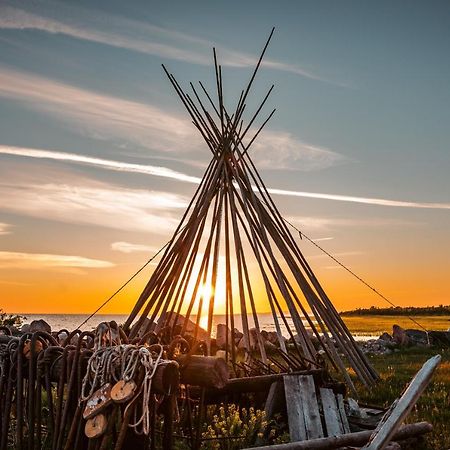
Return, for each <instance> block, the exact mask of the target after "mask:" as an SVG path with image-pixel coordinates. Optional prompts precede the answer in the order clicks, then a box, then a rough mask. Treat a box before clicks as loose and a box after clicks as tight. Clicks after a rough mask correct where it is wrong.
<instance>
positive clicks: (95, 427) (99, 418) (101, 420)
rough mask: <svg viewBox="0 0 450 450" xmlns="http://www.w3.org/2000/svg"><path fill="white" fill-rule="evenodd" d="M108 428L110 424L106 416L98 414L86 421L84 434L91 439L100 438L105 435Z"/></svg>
mask: <svg viewBox="0 0 450 450" xmlns="http://www.w3.org/2000/svg"><path fill="white" fill-rule="evenodd" d="M107 426H108V422H107V420H106V417H105V415H104V414H97V415H96V416H94V417H91V418H90V419H88V420H87V421H86V425H85V426H84V434H85V435H86V436H87V437H88V438H89V439H95V438H98V437H100V436H102V435H103V434H104V433H105V431H106V427H107Z"/></svg>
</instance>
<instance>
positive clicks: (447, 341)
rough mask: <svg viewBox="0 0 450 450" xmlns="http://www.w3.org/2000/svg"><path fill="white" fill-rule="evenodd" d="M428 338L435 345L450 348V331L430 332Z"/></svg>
mask: <svg viewBox="0 0 450 450" xmlns="http://www.w3.org/2000/svg"><path fill="white" fill-rule="evenodd" d="M428 336H429V337H430V341H431V343H432V344H433V345H441V346H444V347H449V346H450V331H429V332H428Z"/></svg>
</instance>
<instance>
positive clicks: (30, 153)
mask: <svg viewBox="0 0 450 450" xmlns="http://www.w3.org/2000/svg"><path fill="white" fill-rule="evenodd" d="M0 89H1V88H0ZM0 154H9V155H17V156H25V157H30V158H45V159H53V160H59V161H67V162H74V163H80V164H89V165H92V166H97V167H103V168H105V169H111V170H119V171H125V172H137V173H143V174H148V175H153V176H159V177H166V178H173V179H177V180H179V181H183V182H188V183H194V184H196V183H199V181H200V179H199V178H198V177H193V176H190V175H188V174H184V173H182V172H176V171H173V170H172V169H169V168H166V167H157V166H149V165H143V164H131V163H125V162H121V161H113V160H105V159H100V158H92V157H89V156H83V155H75V154H72V153H64V152H54V151H50V150H41V149H29V148H21V147H11V146H4V145H0ZM268 190H269V192H270V193H271V194H273V195H281V196H290V197H305V198H314V199H321V200H331V201H340V202H350V203H361V204H367V205H376V206H389V207H400V208H419V209H444V210H446V209H450V203H437V202H415V201H405V200H390V199H384V198H371V197H357V196H348V195H338V194H324V193H316V192H304V191H290V190H285V189H276V188H268ZM297 219H298V220H300V221H301V222H302V223H303V225H304V226H307V227H314V228H320V227H322V228H323V227H325V226H327V225H330V220H332V219H327V218H317V217H312V218H308V217H303V218H297ZM336 220H338V219H334V224H336V223H340V224H344V223H346V224H347V225H348V224H349V223H354V222H353V221H351V220H350V219H339V220H338V222H336ZM365 223H367V224H369V223H370V224H375V222H374V221H372V220H367V221H366V222H365Z"/></svg>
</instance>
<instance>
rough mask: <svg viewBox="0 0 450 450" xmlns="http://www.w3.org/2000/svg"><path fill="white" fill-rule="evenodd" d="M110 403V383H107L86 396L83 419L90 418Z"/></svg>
mask: <svg viewBox="0 0 450 450" xmlns="http://www.w3.org/2000/svg"><path fill="white" fill-rule="evenodd" d="M111 403H112V400H111V384H110V383H107V384H105V385H104V386H102V387H101V388H100V389H98V390H96V391H95V392H94V393H93V394H92V395H91V396H90V397H89V398H88V400H87V402H86V407H85V408H84V411H83V419H90V418H91V417H93V416H95V415H96V414H98V413H99V412H101V411H103V410H104V409H105V408H106V407H107V406H108V405H109V404H111Z"/></svg>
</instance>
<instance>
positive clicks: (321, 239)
mask: <svg viewBox="0 0 450 450" xmlns="http://www.w3.org/2000/svg"><path fill="white" fill-rule="evenodd" d="M333 239H334V237H331V236H329V237H323V238H317V239H313V241H314V242H323V241H331V240H333Z"/></svg>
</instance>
